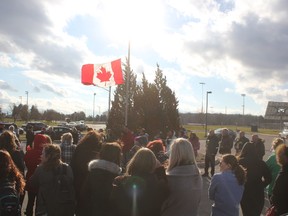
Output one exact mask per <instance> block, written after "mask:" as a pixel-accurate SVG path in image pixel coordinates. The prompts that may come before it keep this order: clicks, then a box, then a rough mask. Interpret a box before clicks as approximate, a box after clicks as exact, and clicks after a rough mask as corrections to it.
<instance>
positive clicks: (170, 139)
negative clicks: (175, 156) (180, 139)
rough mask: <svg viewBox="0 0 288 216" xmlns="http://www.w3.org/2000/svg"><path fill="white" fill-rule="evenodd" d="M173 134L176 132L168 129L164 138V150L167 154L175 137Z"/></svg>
mask: <svg viewBox="0 0 288 216" xmlns="http://www.w3.org/2000/svg"><path fill="white" fill-rule="evenodd" d="M175 134H176V133H175V131H174V130H173V129H170V130H168V132H167V137H166V140H165V150H166V153H167V154H168V155H170V146H171V145H172V143H173V142H174V140H175V139H176V138H177V137H176V135H175Z"/></svg>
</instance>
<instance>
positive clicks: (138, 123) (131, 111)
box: [107, 63, 179, 139]
mask: <svg viewBox="0 0 288 216" xmlns="http://www.w3.org/2000/svg"><path fill="white" fill-rule="evenodd" d="M124 79H125V83H124V84H123V85H118V86H117V88H116V90H115V94H114V101H113V102H112V108H111V111H110V113H109V117H108V122H107V128H108V129H111V130H112V133H113V135H114V136H116V137H119V136H120V134H121V129H122V127H123V126H124V124H125V110H126V87H127V83H128V84H129V91H128V121H127V126H128V128H129V129H131V130H132V131H136V130H137V129H139V128H145V129H146V131H147V132H148V134H149V135H150V139H153V137H154V136H155V135H156V134H158V133H159V132H166V129H173V130H175V131H177V130H178V129H179V113H178V101H177V99H176V97H175V93H174V92H172V90H171V89H170V88H169V87H168V86H167V81H166V77H164V76H163V73H162V70H160V68H159V65H157V70H156V72H155V83H149V82H148V80H147V79H146V77H145V75H144V73H143V77H142V83H141V84H140V85H137V84H136V75H134V74H133V71H132V70H131V69H130V66H129V65H128V63H127V64H125V69H124Z"/></svg>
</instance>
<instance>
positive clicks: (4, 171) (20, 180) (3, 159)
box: [0, 150, 25, 194]
mask: <svg viewBox="0 0 288 216" xmlns="http://www.w3.org/2000/svg"><path fill="white" fill-rule="evenodd" d="M0 164H1V165H0V181H1V182H2V181H5V180H6V179H8V180H9V181H10V182H14V181H15V183H16V185H15V189H16V190H17V192H18V193H21V194H22V193H23V192H24V187H25V180H24V177H23V175H22V174H21V172H20V171H19V170H18V168H17V167H16V165H15V164H14V162H13V160H12V158H11V156H10V154H9V153H8V152H7V151H5V150H0Z"/></svg>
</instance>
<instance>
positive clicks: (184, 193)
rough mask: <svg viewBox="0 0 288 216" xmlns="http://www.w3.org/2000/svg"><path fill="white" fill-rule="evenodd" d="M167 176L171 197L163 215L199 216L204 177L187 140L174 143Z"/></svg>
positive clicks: (165, 203) (178, 140) (163, 209)
mask: <svg viewBox="0 0 288 216" xmlns="http://www.w3.org/2000/svg"><path fill="white" fill-rule="evenodd" d="M166 174H167V179H168V186H169V190H170V196H169V197H168V199H167V200H166V201H165V202H164V204H163V206H162V214H161V215H162V216H174V215H183V216H184V215H189V216H194V215H195V216H196V215H198V208H199V204H200V199H201V191H202V177H201V175H200V171H199V168H198V166H197V163H196V160H195V155H194V150H193V147H192V145H191V143H190V142H189V141H188V140H187V139H184V138H177V139H176V140H174V142H173V143H172V145H171V147H170V158H169V165H168V168H167V171H166Z"/></svg>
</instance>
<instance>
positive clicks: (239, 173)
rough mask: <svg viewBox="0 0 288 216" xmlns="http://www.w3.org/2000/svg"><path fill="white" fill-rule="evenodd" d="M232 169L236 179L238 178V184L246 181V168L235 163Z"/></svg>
mask: <svg viewBox="0 0 288 216" xmlns="http://www.w3.org/2000/svg"><path fill="white" fill-rule="evenodd" d="M233 171H234V174H235V177H236V179H237V180H238V183H239V185H244V183H245V181H246V170H245V169H244V168H243V167H242V166H241V165H239V164H238V163H237V165H236V166H235V168H234V170H233Z"/></svg>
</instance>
